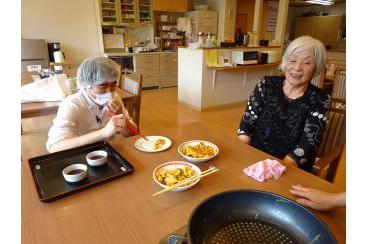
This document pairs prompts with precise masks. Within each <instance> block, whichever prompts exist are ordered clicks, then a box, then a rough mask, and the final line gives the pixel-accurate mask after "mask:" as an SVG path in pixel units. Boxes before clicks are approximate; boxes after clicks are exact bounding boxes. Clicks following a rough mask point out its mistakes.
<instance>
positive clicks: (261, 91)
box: [237, 36, 330, 171]
mask: <svg viewBox="0 0 368 244" xmlns="http://www.w3.org/2000/svg"><path fill="white" fill-rule="evenodd" d="M325 56H326V50H325V48H324V46H323V44H322V43H321V42H320V41H319V40H316V39H314V38H312V37H309V36H302V37H299V38H297V39H295V40H294V41H292V42H291V43H290V44H289V46H288V47H287V49H286V51H285V53H284V55H283V58H282V62H281V64H280V68H281V70H282V71H283V72H284V73H285V76H268V77H267V76H266V77H264V78H263V79H262V80H261V81H260V82H259V83H258V84H257V85H256V87H255V89H254V91H253V92H252V94H251V95H250V98H249V100H248V104H247V106H246V109H245V112H244V114H243V116H242V119H241V121H240V125H239V129H238V133H237V134H238V138H239V139H240V140H241V141H243V142H245V143H246V144H250V145H251V146H254V147H256V148H258V149H260V150H262V151H264V152H267V153H269V154H271V155H273V156H275V157H277V158H279V159H282V160H283V161H284V162H286V163H287V164H292V165H295V166H298V167H299V168H302V169H304V170H306V171H311V170H312V168H313V164H314V161H315V151H316V148H317V147H318V145H319V143H320V141H321V139H322V136H323V132H324V130H325V125H326V121H327V118H328V111H329V108H330V100H329V97H328V96H327V95H326V94H325V93H324V91H322V90H321V89H319V88H318V87H316V86H314V85H313V84H312V83H311V80H312V79H313V78H314V77H316V76H318V74H319V73H320V72H321V70H322V69H323V68H324V67H325Z"/></svg>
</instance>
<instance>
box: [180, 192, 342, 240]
mask: <svg viewBox="0 0 368 244" xmlns="http://www.w3.org/2000/svg"><path fill="white" fill-rule="evenodd" d="M232 192H254V193H264V194H267V195H272V196H276V197H280V198H281V199H283V200H286V201H290V202H291V203H293V204H296V205H297V206H299V207H301V208H303V209H304V210H305V211H307V212H308V213H309V214H312V216H313V217H315V218H316V219H317V220H318V221H319V222H320V223H321V224H322V226H324V227H325V228H326V229H327V230H328V232H329V233H330V234H331V236H332V238H333V240H334V241H335V243H337V240H336V238H335V235H334V234H333V233H332V231H331V230H330V229H329V228H328V226H327V225H326V224H325V222H323V221H322V220H321V219H320V218H319V217H318V216H317V215H316V214H314V213H313V212H312V211H311V210H309V209H307V208H306V207H304V206H303V205H301V204H299V203H297V202H296V201H294V200H291V199H289V198H287V197H284V196H281V195H279V194H276V193H273V192H268V191H260V190H253V189H236V190H229V191H223V192H220V193H217V194H215V195H212V196H209V197H208V198H206V199H204V200H203V201H201V202H200V203H199V204H198V205H197V206H196V207H195V209H194V210H193V211H192V213H191V214H190V217H189V221H188V224H187V238H188V241H190V240H191V237H190V232H189V228H190V223H191V221H192V218H193V215H194V214H195V212H196V211H197V210H198V209H199V208H200V207H201V206H202V205H203V204H204V203H205V202H207V201H209V200H211V199H212V198H215V197H217V196H219V195H222V194H229V193H232Z"/></svg>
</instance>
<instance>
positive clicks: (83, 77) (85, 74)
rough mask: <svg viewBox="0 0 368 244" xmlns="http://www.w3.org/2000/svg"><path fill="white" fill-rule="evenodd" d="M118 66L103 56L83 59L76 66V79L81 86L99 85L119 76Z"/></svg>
mask: <svg viewBox="0 0 368 244" xmlns="http://www.w3.org/2000/svg"><path fill="white" fill-rule="evenodd" d="M119 75H120V66H119V65H118V64H117V63H116V62H114V61H113V60H111V59H109V58H105V57H93V58H88V59H85V60H84V61H83V62H82V63H81V64H80V65H79V67H78V71H77V80H78V83H79V85H80V86H81V87H89V86H91V85H101V84H104V83H106V81H115V80H117V79H118V78H119Z"/></svg>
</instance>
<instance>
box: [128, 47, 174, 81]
mask: <svg viewBox="0 0 368 244" xmlns="http://www.w3.org/2000/svg"><path fill="white" fill-rule="evenodd" d="M133 63H134V71H135V72H139V73H141V74H142V87H143V88H146V87H152V86H159V87H170V86H177V85H178V54H177V53H174V52H167V53H165V52H164V53H148V54H145V53H144V54H136V55H134V58H133Z"/></svg>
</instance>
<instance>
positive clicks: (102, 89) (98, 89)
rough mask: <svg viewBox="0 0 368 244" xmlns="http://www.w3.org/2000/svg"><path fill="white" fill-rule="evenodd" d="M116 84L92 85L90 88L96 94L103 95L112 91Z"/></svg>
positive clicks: (115, 82)
mask: <svg viewBox="0 0 368 244" xmlns="http://www.w3.org/2000/svg"><path fill="white" fill-rule="evenodd" d="M117 84H118V82H117V81H114V82H108V83H104V84H101V85H93V86H92V88H93V90H94V91H95V92H96V93H105V92H107V91H114V90H115V89H116V86H117Z"/></svg>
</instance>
